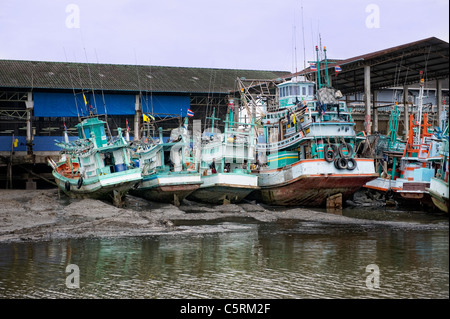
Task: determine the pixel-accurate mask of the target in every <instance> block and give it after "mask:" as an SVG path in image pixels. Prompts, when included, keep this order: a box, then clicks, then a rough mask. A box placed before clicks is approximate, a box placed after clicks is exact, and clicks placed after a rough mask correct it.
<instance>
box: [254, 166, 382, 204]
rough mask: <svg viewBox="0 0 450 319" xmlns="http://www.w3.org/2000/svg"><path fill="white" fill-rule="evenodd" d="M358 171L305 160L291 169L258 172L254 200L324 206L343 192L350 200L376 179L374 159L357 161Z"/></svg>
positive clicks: (268, 202)
mask: <svg viewBox="0 0 450 319" xmlns="http://www.w3.org/2000/svg"><path fill="white" fill-rule="evenodd" d="M356 161H357V162H358V165H357V168H355V169H354V170H352V171H348V170H339V169H337V168H336V167H335V166H334V165H333V164H332V163H327V162H326V161H325V160H320V159H315V160H302V161H299V162H297V163H295V164H293V165H291V166H289V167H285V168H282V169H277V170H271V171H268V172H264V171H263V172H259V173H257V175H258V177H259V180H260V183H259V186H260V187H261V189H260V190H259V191H257V192H255V198H256V199H257V200H260V201H262V202H264V203H266V204H270V205H281V206H308V207H324V206H325V204H326V200H327V198H328V197H330V196H332V195H336V194H339V193H341V194H342V198H343V200H346V199H348V198H350V197H351V196H352V195H353V193H354V192H356V191H357V190H358V189H360V188H361V187H362V186H363V185H364V184H365V183H367V182H368V181H370V180H373V179H375V178H376V177H377V174H376V173H375V172H374V166H373V160H371V159H356Z"/></svg>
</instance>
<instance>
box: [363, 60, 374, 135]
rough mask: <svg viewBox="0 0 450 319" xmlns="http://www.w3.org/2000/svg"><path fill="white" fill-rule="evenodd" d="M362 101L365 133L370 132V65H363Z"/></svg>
mask: <svg viewBox="0 0 450 319" xmlns="http://www.w3.org/2000/svg"><path fill="white" fill-rule="evenodd" d="M364 103H365V105H366V116H365V118H364V127H365V129H366V133H367V135H371V134H372V123H371V121H370V112H371V107H370V104H371V103H370V65H365V66H364Z"/></svg>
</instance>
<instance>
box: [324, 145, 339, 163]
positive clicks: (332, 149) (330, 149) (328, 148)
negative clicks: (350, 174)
mask: <svg viewBox="0 0 450 319" xmlns="http://www.w3.org/2000/svg"><path fill="white" fill-rule="evenodd" d="M336 153H337V147H336V145H334V144H326V145H325V147H324V157H325V160H326V161H327V162H328V163H331V162H333V161H334V159H335V158H336Z"/></svg>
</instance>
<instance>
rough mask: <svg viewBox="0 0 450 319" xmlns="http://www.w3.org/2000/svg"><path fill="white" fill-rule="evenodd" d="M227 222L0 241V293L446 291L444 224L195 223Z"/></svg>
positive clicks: (414, 294)
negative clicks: (136, 233)
mask: <svg viewBox="0 0 450 319" xmlns="http://www.w3.org/2000/svg"><path fill="white" fill-rule="evenodd" d="M224 224H226V226H227V227H226V229H231V231H228V232H221V233H215V234H214V233H209V234H205V233H199V234H195V232H193V234H191V235H188V236H179V235H177V236H159V237H147V238H124V239H84V240H64V241H52V242H42V243H14V244H0V297H2V298H5V297H6V298H53V297H55V298H448V297H449V293H448V289H449V267H448V260H449V253H448V230H427V231H423V230H422V231H417V230H414V231H408V230H396V229H393V228H387V227H386V228H373V229H371V228H367V227H366V228H363V227H358V226H348V225H341V226H339V225H332V226H331V225H324V224H320V223H314V222H305V221H298V220H296V221H294V220H283V221H278V222H274V223H260V224H256V223H245V224H243V223H242V222H241V223H236V222H226V221H221V222H220V223H219V225H217V224H216V225H213V224H210V225H202V226H201V227H218V226H220V225H224ZM186 227H187V226H186ZM189 227H196V226H195V225H191V226H189ZM197 227H200V226H198V225H197ZM69 264H76V265H78V266H79V269H80V288H79V289H68V288H67V287H66V286H65V280H66V277H67V275H68V274H67V273H66V272H65V269H66V266H67V265H69ZM369 264H376V265H378V266H379V268H380V289H376V290H370V289H368V288H367V287H366V285H365V280H366V277H367V275H368V273H366V271H365V269H366V266H367V265H369Z"/></svg>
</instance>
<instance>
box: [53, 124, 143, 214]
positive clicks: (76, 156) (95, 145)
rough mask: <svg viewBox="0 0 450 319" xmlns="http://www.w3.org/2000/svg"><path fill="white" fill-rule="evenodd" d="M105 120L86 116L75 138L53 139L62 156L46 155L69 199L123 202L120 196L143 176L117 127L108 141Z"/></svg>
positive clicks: (120, 204)
mask: <svg viewBox="0 0 450 319" xmlns="http://www.w3.org/2000/svg"><path fill="white" fill-rule="evenodd" d="M105 124H106V122H104V121H102V120H100V119H98V118H97V117H89V118H86V119H84V120H83V121H82V122H81V123H79V124H77V125H76V128H77V129H78V139H77V140H75V141H72V142H69V139H68V137H67V132H65V141H64V142H60V141H56V145H57V146H59V147H60V148H61V159H60V160H59V161H58V162H55V161H54V160H52V159H51V158H47V161H48V164H49V165H50V166H51V167H52V168H53V176H54V178H55V181H56V184H57V185H58V187H59V188H60V189H61V190H62V191H63V192H64V193H65V194H67V195H68V196H69V197H72V198H97V199H112V200H113V203H114V205H116V206H122V205H123V196H124V195H125V194H126V193H127V192H128V191H129V190H130V189H131V188H132V187H136V186H137V185H138V184H139V183H140V181H141V179H142V177H141V171H140V169H139V168H136V167H134V165H133V163H131V161H130V157H129V155H128V146H129V145H128V142H127V141H126V140H125V138H124V137H123V136H122V132H121V129H120V128H118V136H116V137H112V138H111V139H110V140H108V138H107V136H106V134H105Z"/></svg>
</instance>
